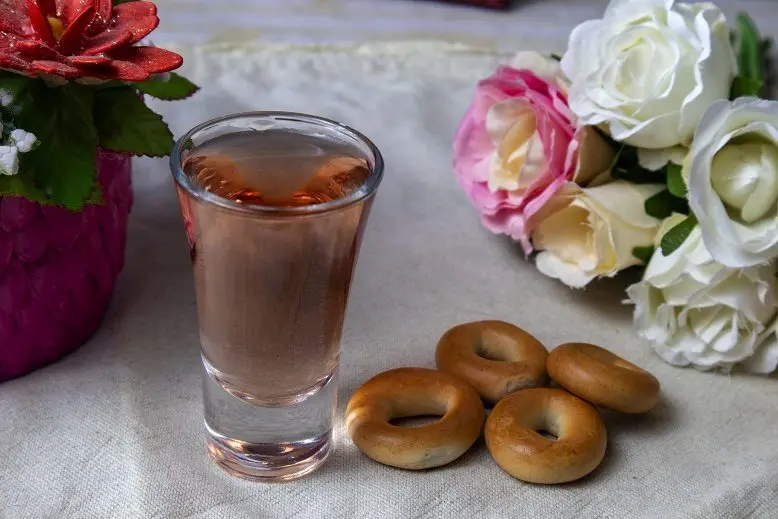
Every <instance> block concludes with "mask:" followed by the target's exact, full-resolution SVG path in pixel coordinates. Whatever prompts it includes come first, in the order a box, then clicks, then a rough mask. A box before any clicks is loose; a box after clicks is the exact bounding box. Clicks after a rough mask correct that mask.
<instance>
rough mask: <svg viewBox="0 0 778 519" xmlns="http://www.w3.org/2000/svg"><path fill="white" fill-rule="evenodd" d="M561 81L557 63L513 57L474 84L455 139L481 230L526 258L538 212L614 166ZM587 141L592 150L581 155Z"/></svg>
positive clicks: (457, 161) (461, 176) (461, 177)
mask: <svg viewBox="0 0 778 519" xmlns="http://www.w3.org/2000/svg"><path fill="white" fill-rule="evenodd" d="M562 81H563V78H562V76H561V72H559V67H558V64H557V63H556V62H555V61H553V60H550V59H548V58H544V57H542V56H540V55H539V54H537V53H521V54H519V55H517V57H516V58H515V59H514V61H513V63H512V66H503V67H500V68H498V69H497V70H496V71H495V72H494V73H493V74H492V75H491V76H490V77H489V78H487V79H485V80H483V81H481V82H480V83H478V87H477V89H476V92H475V96H474V98H473V101H472V103H471V105H470V107H469V109H468V111H467V113H466V115H465V117H464V120H463V121H462V123H461V125H460V127H459V129H458V131H457V133H456V136H455V138H454V169H455V171H456V175H457V179H458V181H459V183H460V185H461V186H462V188H463V189H464V190H465V192H466V193H467V195H468V197H469V198H470V200H471V202H472V203H473V205H475V207H476V208H477V209H478V211H479V212H480V213H481V217H482V221H483V223H484V225H485V226H486V227H487V228H488V229H489V230H491V231H492V232H494V233H498V234H506V235H508V236H510V237H511V238H513V239H514V240H518V241H520V242H521V244H522V247H523V248H524V251H525V252H526V253H527V254H529V253H530V252H532V250H533V248H532V244H531V242H530V238H529V237H530V234H531V233H532V230H533V227H534V226H535V225H537V222H536V221H534V219H533V218H535V216H536V215H537V214H538V211H540V209H542V208H543V206H544V205H545V204H546V202H548V200H549V199H550V198H551V197H552V196H554V194H555V193H556V192H557V191H558V190H559V189H560V188H561V187H562V185H564V184H565V183H566V182H568V181H572V180H575V181H576V182H578V183H587V182H589V181H591V180H592V178H594V176H595V175H597V174H598V173H602V172H603V171H604V170H606V169H607V167H608V165H609V163H610V160H611V158H612V150H610V147H609V146H608V145H607V144H606V143H605V142H604V141H602V139H601V138H600V137H599V136H598V135H597V133H596V132H595V131H594V130H592V129H587V128H584V127H578V126H577V123H576V121H575V118H574V116H573V114H572V112H571V111H570V109H569V108H568V105H567V96H566V94H565V92H564V91H563V90H562V88H561V83H562ZM587 141H591V143H592V144H593V146H594V148H592V150H591V152H589V151H587V152H586V153H584V152H583V151H582V145H585V144H586V145H587V146H588V144H587ZM584 158H586V160H583V159H584Z"/></svg>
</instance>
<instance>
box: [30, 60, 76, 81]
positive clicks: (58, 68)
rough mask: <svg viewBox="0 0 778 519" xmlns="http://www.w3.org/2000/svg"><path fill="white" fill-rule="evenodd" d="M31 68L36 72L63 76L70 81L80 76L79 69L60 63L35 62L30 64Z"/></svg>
mask: <svg viewBox="0 0 778 519" xmlns="http://www.w3.org/2000/svg"><path fill="white" fill-rule="evenodd" d="M30 68H31V69H32V70H34V71H36V72H42V73H44V74H52V75H54V76H62V77H65V78H68V79H72V78H77V77H78V76H80V74H79V70H78V69H77V68H75V67H72V66H70V65H68V64H66V63H62V62H59V61H50V60H35V61H33V62H32V63H31V64H30Z"/></svg>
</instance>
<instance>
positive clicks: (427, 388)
mask: <svg viewBox="0 0 778 519" xmlns="http://www.w3.org/2000/svg"><path fill="white" fill-rule="evenodd" d="M429 415H438V416H440V415H442V417H441V418H440V420H438V421H437V422H435V423H432V424H429V425H424V426H422V427H398V426H395V425H392V424H391V423H389V421H390V420H393V419H396V418H407V417H411V416H429ZM484 415H485V411H484V406H483V404H482V403H481V399H480V398H479V397H478V393H476V392H475V390H474V389H473V388H471V387H470V386H468V385H467V384H465V383H464V382H462V381H461V380H458V379H456V378H454V377H452V376H451V375H447V374H445V373H441V372H440V371H435V370H432V369H424V368H399V369H394V370H390V371H386V372H384V373H380V374H378V375H376V376H375V377H373V378H371V379H370V380H368V381H367V382H365V384H364V385H362V387H360V388H359V389H358V390H357V391H356V393H354V395H353V396H352V397H351V401H350V402H349V404H348V408H347V409H346V427H347V428H348V434H349V436H350V437H351V439H352V440H353V442H354V443H355V444H356V445H357V447H359V449H360V450H361V451H362V452H363V453H364V454H365V455H367V456H368V457H370V458H372V459H374V460H375V461H377V462H379V463H383V464H384V465H390V466H392V467H398V468H402V469H411V470H419V469H428V468H432V467H439V466H441V465H445V464H447V463H451V462H452V461H454V460H455V459H457V458H458V457H460V456H461V455H462V454H464V453H465V452H466V451H467V450H468V449H469V448H470V447H471V446H472V445H473V443H475V441H476V440H477V439H478V437H479V436H480V434H481V427H482V426H483V424H484Z"/></svg>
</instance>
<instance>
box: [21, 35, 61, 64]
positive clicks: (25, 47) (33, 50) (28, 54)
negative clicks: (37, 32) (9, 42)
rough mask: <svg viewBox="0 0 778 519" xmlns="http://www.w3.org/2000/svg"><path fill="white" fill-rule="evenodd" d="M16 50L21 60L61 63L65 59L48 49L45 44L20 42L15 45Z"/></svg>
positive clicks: (30, 41)
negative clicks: (42, 60) (43, 60)
mask: <svg viewBox="0 0 778 519" xmlns="http://www.w3.org/2000/svg"><path fill="white" fill-rule="evenodd" d="M16 50H18V51H19V54H21V57H22V58H26V59H28V60H36V59H46V60H53V61H61V60H63V59H65V56H63V55H62V54H60V53H59V52H57V51H56V50H54V49H53V48H52V47H49V46H48V45H46V44H45V43H41V42H39V41H34V40H25V41H20V42H19V43H17V44H16Z"/></svg>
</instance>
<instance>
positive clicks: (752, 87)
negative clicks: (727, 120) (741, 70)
mask: <svg viewBox="0 0 778 519" xmlns="http://www.w3.org/2000/svg"><path fill="white" fill-rule="evenodd" d="M762 87H764V81H761V80H759V79H754V78H750V77H747V76H737V77H736V78H735V81H733V82H732V88H731V90H730V92H729V98H730V99H737V98H738V97H750V96H759V93H760V92H761V91H762Z"/></svg>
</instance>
